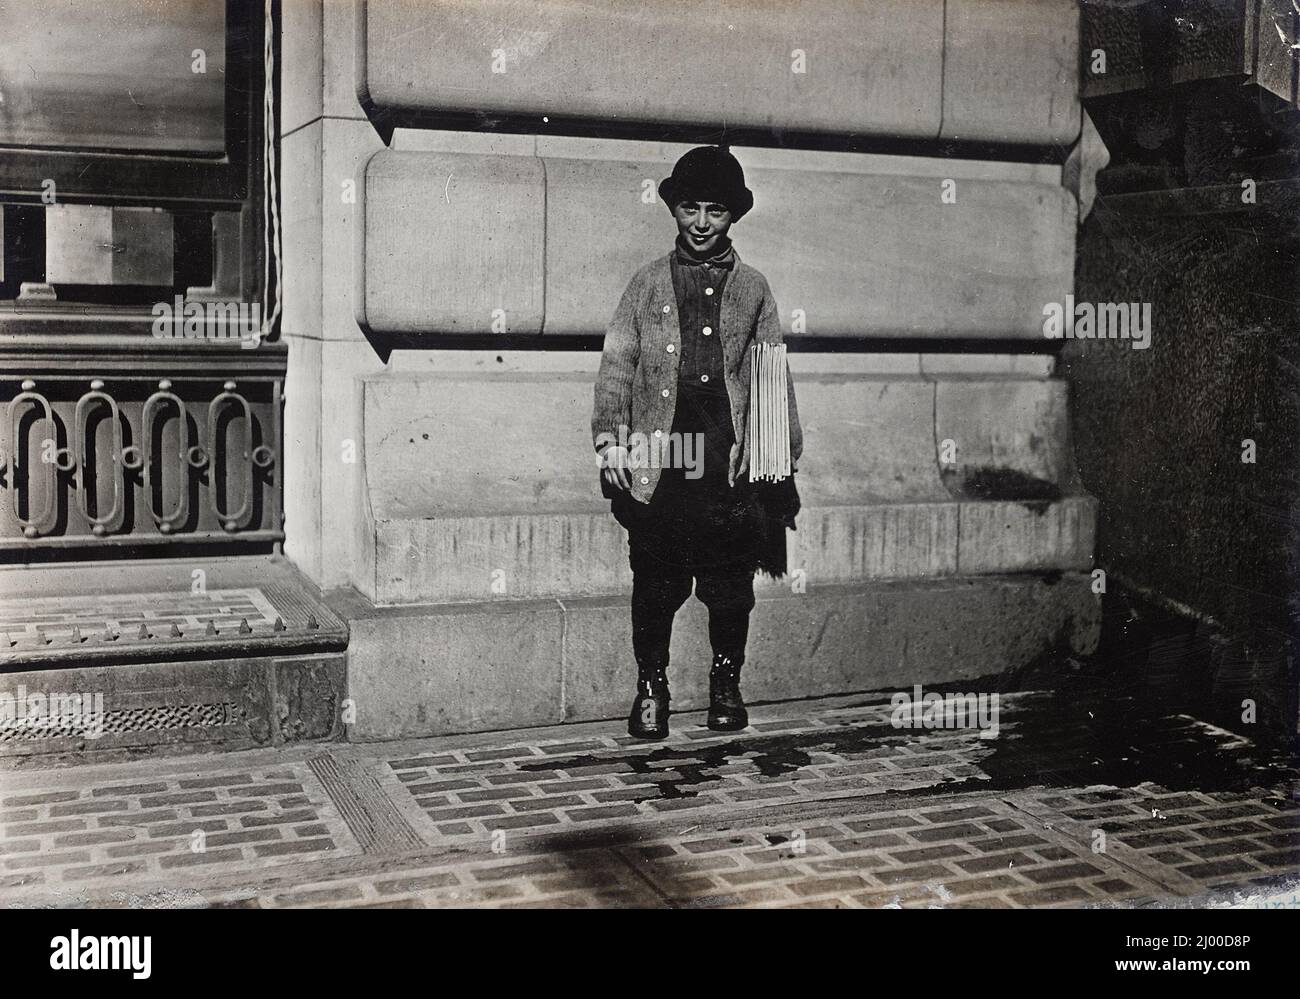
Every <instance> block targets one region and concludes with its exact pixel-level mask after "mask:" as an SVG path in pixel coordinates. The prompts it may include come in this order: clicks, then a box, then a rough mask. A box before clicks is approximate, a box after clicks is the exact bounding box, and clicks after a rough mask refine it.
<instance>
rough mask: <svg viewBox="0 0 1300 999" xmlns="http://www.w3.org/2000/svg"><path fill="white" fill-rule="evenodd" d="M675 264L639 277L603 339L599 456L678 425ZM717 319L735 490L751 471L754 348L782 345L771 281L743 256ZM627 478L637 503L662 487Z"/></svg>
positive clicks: (795, 415)
mask: <svg viewBox="0 0 1300 999" xmlns="http://www.w3.org/2000/svg"><path fill="white" fill-rule="evenodd" d="M671 260H672V254H667V255H665V256H663V257H660V258H659V259H657V260H653V261H651V262H650V263H648V264H646V265H645V266H644V267H642V268H641V269H640V270H639V271H637V273H636V274H635V275H634V276H633V278H632V280H631V281H630V282H629V283H628V286H627V290H626V291H624V292H623V298H622V300H621V301H620V302H619V304H618V308H617V309H616V310H615V312H614V318H613V319H612V320H611V321H610V324H609V328H608V329H607V330H606V332H605V346H604V350H603V352H602V353H601V358H600V371H599V373H598V374H597V376H596V387H595V407H594V411H593V413H592V418H591V432H592V436H593V438H594V441H595V446H596V450H597V452H603V450H604V449H605V448H606V447H607V446H609V444H610V443H611V442H614V443H617V442H618V441H619V440H623V439H628V438H632V439H635V438H634V437H633V435H635V434H641V435H643V437H644V439H646V440H648V441H655V440H659V439H661V438H656V437H655V431H660V432H661V434H662V435H664V436H666V435H667V434H668V432H669V430H670V428H671V427H672V425H673V415H674V414H675V413H676V409H677V375H678V368H679V366H680V364H681V356H682V340H681V326H680V323H679V319H678V316H677V296H676V293H675V291H674V289H673V278H672V264H671ZM720 311H721V321H720V324H719V330H718V335H719V337H720V338H721V342H722V355H723V368H724V377H725V382H726V386H727V396H728V398H729V400H730V402H731V420H732V424H733V427H734V429H735V434H736V441H737V443H736V445H735V446H734V447H733V448H732V449H731V462H730V467H729V468H728V470H727V479H728V482H731V483H732V484H734V483H735V481H736V480H737V479H739V478H740V477H741V476H742V475H744V474H745V473H746V472H748V470H749V450H750V441H749V439H748V436H747V430H748V426H749V369H750V350H749V348H750V346H751V345H752V344H753V343H755V342H759V343H773V344H776V343H781V341H782V334H781V325H780V322H779V321H778V319H777V311H776V300H775V299H774V298H773V297H772V291H771V289H770V288H769V287H768V285H767V279H766V278H764V277H763V275H762V274H760V273H759V272H758V271H756V270H755V269H754V268H753V267H750V266H749V265H747V264H745V263H743V262H742V261H741V259H740V257H739V255H737V256H736V263H735V267H734V269H733V270H732V273H731V276H730V277H729V278H728V279H727V281H726V284H725V285H724V287H723V290H722V305H721V310H720ZM786 380H787V383H788V384H787V389H788V392H789V400H790V402H789V416H790V457H791V459H792V460H793V461H798V460H799V456H800V455H801V454H802V453H803V432H802V430H801V428H800V426H799V411H798V408H797V406H796V405H795V398H794V384H793V382H792V381H791V380H790V377H789V373H788V372H787V375H786ZM620 428H623V429H622V432H621V434H620ZM630 474H631V479H632V497H633V498H634V499H636V500H638V501H639V502H641V503H649V502H650V498H651V497H652V496H653V495H654V491H655V487H656V486H657V485H658V484H659V474H660V469H659V468H657V467H645V468H632V469H631V470H630Z"/></svg>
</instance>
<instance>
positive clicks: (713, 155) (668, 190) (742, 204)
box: [659, 146, 754, 222]
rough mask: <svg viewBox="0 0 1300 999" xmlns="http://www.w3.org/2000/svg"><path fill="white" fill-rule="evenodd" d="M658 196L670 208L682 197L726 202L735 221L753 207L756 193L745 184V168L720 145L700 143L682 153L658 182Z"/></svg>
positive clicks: (670, 209) (682, 198)
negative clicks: (700, 144) (671, 169)
mask: <svg viewBox="0 0 1300 999" xmlns="http://www.w3.org/2000/svg"><path fill="white" fill-rule="evenodd" d="M659 197H661V198H663V199H664V201H665V202H666V203H667V205H668V209H669V211H672V210H673V209H675V208H676V206H677V204H678V203H679V202H682V201H714V202H717V203H718V204H720V205H726V206H727V209H728V210H729V211H730V212H731V219H732V221H733V222H734V221H736V220H738V219H739V218H740V217H741V216H742V215H744V214H745V213H746V212H748V211H749V210H750V209H751V208H753V207H754V195H753V194H752V193H751V192H750V190H749V188H747V187H746V186H745V171H744V170H742V169H741V167H740V163H739V162H738V161H737V159H736V157H734V156H732V155H731V153H729V152H728V151H727V150H726V149H725V148H723V147H721V146H699V147H697V148H695V149H692V150H690V151H689V152H687V153H685V154H683V155H682V158H681V159H679V160H678V161H677V164H676V165H675V166H674V167H673V172H672V176H671V177H666V178H665V179H664V180H663V181H662V182H661V183H660V184H659Z"/></svg>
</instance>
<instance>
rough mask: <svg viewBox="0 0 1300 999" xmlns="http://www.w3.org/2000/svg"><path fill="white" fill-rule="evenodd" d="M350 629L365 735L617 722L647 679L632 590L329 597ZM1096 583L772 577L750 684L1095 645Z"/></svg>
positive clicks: (794, 692)
mask: <svg viewBox="0 0 1300 999" xmlns="http://www.w3.org/2000/svg"><path fill="white" fill-rule="evenodd" d="M330 600H331V604H332V606H333V607H334V608H335V610H336V611H337V612H338V613H339V614H340V615H341V616H343V617H344V618H345V619H346V620H347V621H348V622H349V625H350V628H351V633H352V642H351V646H350V649H349V654H350V663H349V671H348V672H349V675H348V684H349V691H348V696H349V697H351V698H352V700H353V701H354V702H355V705H356V711H357V715H356V723H355V724H354V725H352V726H351V728H350V730H349V735H350V737H351V738H352V739H355V740H360V741H371V740H382V739H400V738H408V737H418V736H427V735H443V734H449V733H454V732H469V731H486V730H490V729H494V728H513V727H527V726H534V725H554V724H557V723H560V722H575V721H588V720H595V719H601V718H616V717H618V716H620V715H621V714H623V713H624V712H625V711H626V710H627V703H626V702H627V701H628V696H629V691H630V690H631V688H632V683H633V681H634V678H635V667H634V665H633V661H632V654H631V645H630V643H631V637H630V634H631V626H630V622H629V617H628V606H627V600H626V598H625V597H622V596H616V597H595V598H582V599H575V600H563V601H561V600H535V601H527V600H520V601H509V602H500V603H476V604H455V605H445V604H444V605H437V606H423V607H414V606H408V607H400V608H376V607H375V606H374V605H372V604H371V603H370V602H369V601H367V600H366V599H365V598H364V597H362V596H361V595H360V594H359V593H357V592H356V591H355V590H347V591H339V592H336V593H334V594H331V596H330ZM1100 622H1101V608H1100V603H1099V601H1098V598H1097V597H1096V596H1095V595H1094V594H1093V593H1092V591H1091V588H1090V586H1089V579H1088V577H1087V576H1086V575H1083V574H1080V573H1064V574H1061V575H1060V576H1057V577H1054V579H1052V580H1050V581H1049V580H1045V579H1042V578H1037V577H1033V576H1028V575H1025V576H981V577H965V576H963V577H954V578H952V579H947V580H942V581H926V582H918V581H889V582H870V583H859V584H855V585H852V586H810V587H809V588H808V589H807V591H806V592H804V593H798V594H796V593H791V592H789V591H784V590H781V589H779V588H775V587H768V588H764V589H763V590H762V591H761V592H760V595H759V604H758V607H757V608H756V609H755V612H754V616H753V619H752V627H751V633H750V644H749V655H750V661H749V664H748V665H747V667H746V674H745V691H746V696H747V697H748V698H749V699H750V700H752V701H756V702H757V701H772V700H788V699H796V698H801V697H812V696H823V695H831V694H842V693H849V692H854V691H867V690H887V689H894V688H897V689H910V687H911V686H912V684H914V683H922V684H936V683H943V682H951V681H957V680H965V679H974V678H976V677H983V676H991V675H998V674H1002V673H1005V672H1007V671H1009V670H1014V669H1017V668H1019V667H1022V666H1025V665H1026V664H1028V663H1030V662H1031V661H1032V660H1034V659H1035V658H1037V657H1039V656H1041V655H1043V654H1045V653H1047V652H1049V651H1053V650H1055V651H1063V652H1067V653H1070V654H1076V655H1084V654H1087V653H1089V652H1091V651H1093V650H1094V649H1095V647H1096V643H1097V639H1098V636H1099V631H1100ZM708 662H709V651H708V638H707V613H706V611H705V610H704V608H703V606H702V605H701V604H699V602H698V601H696V600H691V601H688V603H687V606H686V607H685V608H684V609H683V612H682V613H681V614H680V615H679V617H678V621H677V626H676V629H675V633H674V637H673V666H672V667H671V678H672V681H673V692H674V705H675V707H677V708H679V709H680V710H683V711H686V710H692V709H696V708H700V707H703V706H704V705H705V703H706V696H707V670H708Z"/></svg>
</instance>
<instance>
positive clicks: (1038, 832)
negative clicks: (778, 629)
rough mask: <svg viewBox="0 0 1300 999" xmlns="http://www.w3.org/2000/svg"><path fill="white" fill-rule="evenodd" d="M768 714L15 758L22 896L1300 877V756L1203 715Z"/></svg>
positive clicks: (90, 900)
mask: <svg viewBox="0 0 1300 999" xmlns="http://www.w3.org/2000/svg"><path fill="white" fill-rule="evenodd" d="M752 716H753V720H754V725H753V727H752V728H751V729H750V730H749V731H746V732H742V733H737V734H734V735H726V736H719V735H715V734H714V733H711V732H709V731H708V730H707V729H705V728H703V727H702V722H703V718H702V716H700V715H684V716H674V722H673V724H674V734H673V736H672V737H671V738H670V739H669V740H666V741H665V742H662V743H636V742H633V741H632V740H630V739H628V738H627V737H626V736H624V735H622V734H621V730H622V726H621V725H620V724H617V723H600V724H590V725H580V726H564V727H561V728H554V729H545V730H532V731H529V732H514V733H498V734H495V735H486V736H485V735H478V736H460V737H455V738H448V739H439V740H425V741H421V742H407V743H388V744H372V745H346V744H331V745H317V746H312V747H302V748H298V749H295V750H292V751H286V752H275V751H270V750H262V751H257V752H252V753H238V754H230V753H228V754H212V755H204V756H194V757H187V758H176V757H171V758H158V759H150V760H146V761H139V762H132V763H122V764H114V765H92V766H82V767H77V768H71V769H64V770H45V771H34V770H19V771H3V772H0V825H2V826H3V833H2V835H0V904H4V905H7V906H69V905H105V906H147V905H166V906H203V905H218V906H263V907H282V906H302V905H308V906H318V905H340V906H365V905H380V906H405V907H415V906H446V905H476V906H608V907H615V906H640V907H696V906H855V907H856V906H867V907H881V906H903V907H909V906H942V907H953V906H978V907H998V908H1006V907H1038V906H1072V905H1145V904H1156V903H1159V904H1172V903H1176V902H1178V901H1179V900H1181V901H1182V902H1183V903H1184V904H1186V903H1187V902H1194V903H1195V904H1205V903H1206V902H1207V900H1210V899H1212V898H1213V899H1220V900H1224V901H1226V900H1230V899H1231V898H1232V897H1233V896H1234V894H1236V895H1238V896H1242V895H1244V894H1246V893H1249V894H1261V893H1263V894H1267V893H1274V892H1279V891H1286V892H1292V891H1295V890H1296V888H1295V887H1294V886H1295V884H1296V880H1297V877H1298V876H1300V800H1297V791H1296V787H1297V785H1296V782H1295V776H1296V775H1295V773H1294V771H1292V770H1290V769H1287V768H1283V767H1281V766H1279V765H1277V764H1274V763H1270V762H1269V761H1267V760H1262V759H1260V758H1258V757H1257V754H1255V753H1254V751H1253V749H1252V747H1251V746H1250V744H1249V743H1247V742H1246V741H1245V740H1242V739H1240V738H1237V737H1235V736H1232V735H1231V734H1230V733H1226V732H1223V731H1221V730H1218V729H1214V728H1211V727H1209V726H1205V725H1201V724H1199V723H1197V722H1195V721H1193V720H1191V719H1187V718H1163V719H1159V718H1157V719H1136V718H1123V719H1121V720H1122V722H1123V724H1122V725H1119V726H1116V725H1115V724H1113V723H1114V721H1115V719H1113V718H1112V719H1111V720H1110V721H1108V722H1098V721H1097V720H1096V719H1095V718H1093V717H1092V716H1091V715H1089V714H1088V711H1087V708H1086V706H1085V705H1079V704H1075V703H1073V702H1072V701H1071V700H1070V699H1069V698H1056V697H1053V696H1051V695H1047V694H1034V693H1026V694H1014V695H1003V698H1002V732H1001V734H1000V736H999V738H997V739H991V740H984V739H980V738H979V737H978V734H977V733H975V732H974V731H969V730H961V731H922V732H908V731H902V730H898V729H895V728H893V727H892V726H891V725H890V723H889V720H890V710H889V707H888V706H887V705H886V704H883V703H880V702H879V701H875V702H872V701H869V700H867V699H865V698H838V699H835V700H831V701H821V702H813V703H808V702H805V703H804V704H801V705H789V704H786V705H777V706H772V707H769V708H759V709H756V710H754V711H753V713H752ZM1108 725H1109V726H1110V727H1109V728H1108V727H1107V726H1108ZM1116 730H1119V731H1123V732H1125V733H1126V735H1125V736H1124V737H1123V738H1119V739H1117V737H1116V735H1115V731H1116ZM1128 733H1131V734H1128Z"/></svg>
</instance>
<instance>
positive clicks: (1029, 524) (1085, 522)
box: [957, 495, 1097, 575]
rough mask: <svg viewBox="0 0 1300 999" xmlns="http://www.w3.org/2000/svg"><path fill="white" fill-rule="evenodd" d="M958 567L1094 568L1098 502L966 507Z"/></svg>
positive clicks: (972, 570)
mask: <svg viewBox="0 0 1300 999" xmlns="http://www.w3.org/2000/svg"><path fill="white" fill-rule="evenodd" d="M959 516H960V536H959V540H958V543H957V544H958V549H957V567H958V570H959V571H960V572H961V573H962V574H963V575H969V574H977V573H984V572H1033V571H1037V572H1046V571H1055V570H1061V569H1090V568H1092V553H1093V551H1094V549H1095V547H1096V525H1097V501H1096V499H1094V498H1093V497H1091V496H1083V495H1081V496H1065V497H1063V498H1062V499H1060V500H1059V501H1057V502H1052V503H1049V502H1047V501H1035V500H1023V501H1021V502H976V503H962V504H961V512H960V515H959Z"/></svg>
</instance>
